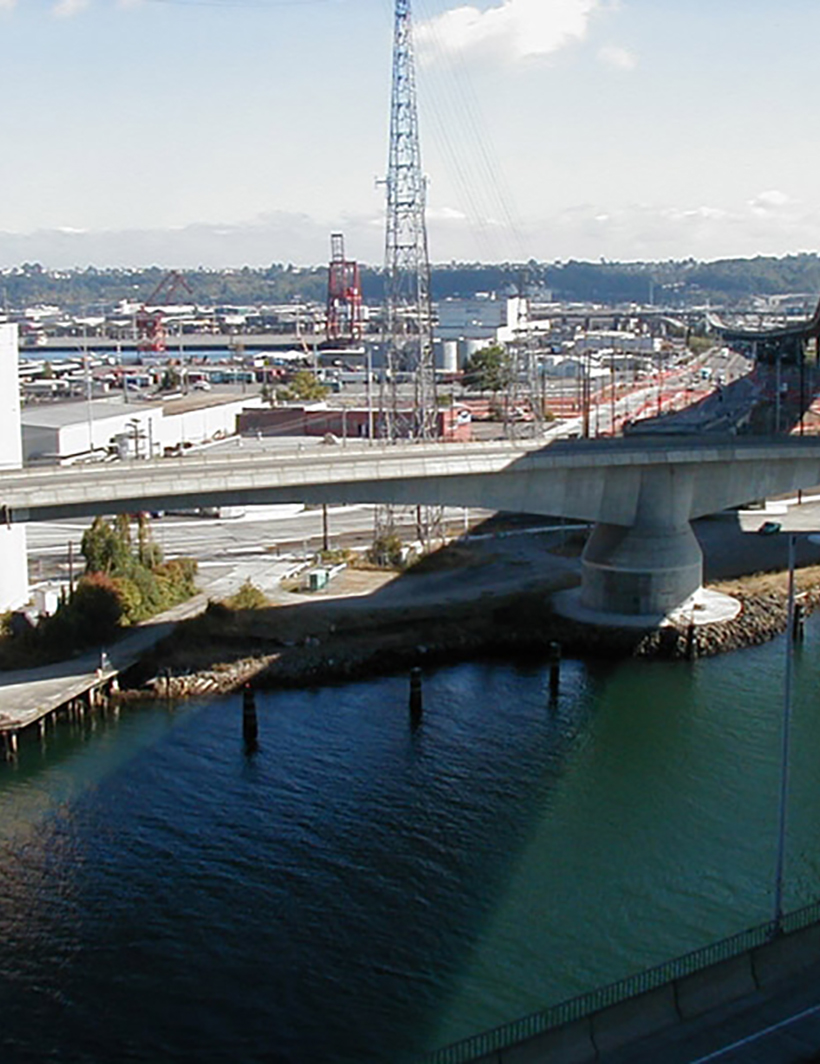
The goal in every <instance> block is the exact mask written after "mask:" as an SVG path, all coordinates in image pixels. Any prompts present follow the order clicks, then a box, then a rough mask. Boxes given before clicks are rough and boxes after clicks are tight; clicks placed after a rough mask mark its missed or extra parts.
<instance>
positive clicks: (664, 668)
mask: <svg viewBox="0 0 820 1064" xmlns="http://www.w3.org/2000/svg"><path fill="white" fill-rule="evenodd" d="M819 642H820V621H818V620H814V619H813V620H810V622H809V623H808V625H807V631H806V641H805V644H804V646H803V647H802V648H800V649H799V650H798V653H797V657H796V678H795V709H794V732H793V740H794V742H793V759H792V765H793V774H792V790H791V796H790V812H789V816H790V820H789V849H788V858H787V867H786V872H787V889H786V902H787V907H795V906H797V905H798V904H801V903H804V902H807V901H809V900H811V899H813V898H814V897H815V896H816V895H818V894H820V800H818V786H817V784H818V775H819V774H820V768H819V767H818V766H819V765H820V675H818V674H820V661H818V656H817V649H818V643H819ZM784 657H785V653H784V641H783V639H778V640H775V641H774V642H772V643H770V644H768V645H766V646H763V647H759V648H754V649H750V650H745V651H741V652H737V653H734V654H732V655H728V656H724V657H721V658H713V659H708V660H701V661H697V662H695V663H693V664H685V663H675V664H662V663H646V662H641V663H638V662H623V663H619V664H612V663H610V664H590V663H583V662H580V661H565V662H564V664H563V669H562V676H561V691H560V696H559V698H558V701H557V703H556V704H553V705H551V704H550V699H549V691H548V674H547V669H546V667H545V666H544V665H543V664H539V663H533V662H528V663H510V662H492V663H484V664H479V663H472V664H463V665H458V666H454V667H448V668H442V669H438V670H435V671H431V672H429V673H428V674H426V675H425V681H424V700H425V714H424V720H423V723H422V725H421V727H420V728H418V729H417V730H415V731H414V730H412V729H411V727H410V725H409V721H408V713H407V679H406V677H388V678H381V679H375V680H372V681H369V682H366V683H357V684H350V685H346V686H340V687H327V688H322V689H317V690H305V691H284V692H267V693H263V694H260V695H259V696H258V703H257V704H258V712H259V728H260V740H261V745H260V749H259V751H258V752H257V753H256V754H255V755H253V756H246V755H245V753H244V751H243V749H242V745H241V734H240V733H241V723H240V717H241V708H240V704H239V699H237V698H235V697H232V698H223V699H218V700H213V701H203V702H198V703H188V704H185V705H177V706H169V705H165V704H151V705H141V706H134V707H131V708H127V709H124V710H123V711H122V713H121V715H120V716H119V719H115V718H113V717H106V718H102V717H97V718H95V720H94V721H93V723H91V722H90V723H88V724H86V725H85V726H80V725H73V726H72V725H69V724H68V723H61V724H60V725H59V726H58V728H57V729H56V730H55V731H54V732H50V733H49V738H48V743H47V746H46V748H45V749H41V747H40V746H39V745H38V744H37V742H36V741H29V742H27V743H25V744H24V745H23V748H22V752H21V757H20V760H19V763H18V764H17V765H16V766H14V767H11V766H3V765H0V942H2V949H1V950H0V1060H2V1061H3V1064H18V1062H23V1061H44V1060H48V1061H58V1062H71V1064H74V1062H77V1064H79V1062H103V1061H104V1062H109V1061H113V1060H116V1061H118V1062H119V1061H123V1062H128V1061H134V1062H146V1064H148V1062H150V1064H160V1062H164V1061H174V1062H175V1064H179V1062H186V1064H187V1062H190V1064H193V1062H197V1064H210V1062H221V1061H225V1062H227V1061H231V1062H233V1064H239V1062H241V1064H256V1062H259V1064H261V1062H266V1064H271V1062H289V1064H326V1062H327V1064H354V1062H355V1064H364V1062H368V1061H372V1062H386V1064H402V1062H406V1061H411V1060H413V1059H414V1057H415V1056H416V1055H418V1054H419V1053H421V1052H423V1051H426V1050H429V1049H431V1048H434V1047H436V1046H438V1045H441V1044H444V1043H447V1042H449V1041H452V1040H455V1039H457V1038H460V1037H462V1036H465V1035H468V1034H471V1033H474V1032H475V1031H478V1030H482V1029H484V1028H486V1027H489V1026H493V1025H495V1024H497V1023H500V1022H503V1021H505V1020H508V1019H512V1018H515V1017H517V1016H519V1015H521V1014H523V1013H526V1012H529V1011H532V1010H534V1009H536V1008H539V1007H541V1006H543V1005H545V1004H549V1003H553V1002H555V1001H558V1000H561V999H563V998H565V997H567V996H570V995H573V994H575V993H578V992H580V991H583V990H586V989H589V988H591V987H593V986H595V985H598V984H599V983H601V982H605V981H609V980H612V979H615V978H619V977H621V976H623V975H627V974H629V973H632V972H634V971H637V970H639V969H641V968H643V967H645V966H647V965H650V964H653V963H656V962H659V961H661V960H665V959H667V958H669V957H672V956H674V955H677V954H679V953H682V952H684V951H687V950H689V949H693V948H696V947H698V946H701V945H704V944H706V943H708V942H709V941H711V940H714V939H716V938H720V937H723V936H725V935H728V934H730V933H732V932H735V931H737V930H740V929H742V928H744V927H746V926H749V925H751V924H755V923H758V922H762V921H764V920H766V919H768V917H769V915H770V911H771V905H772V900H771V899H772V878H773V868H774V857H775V834H776V820H777V791H778V778H779V777H778V760H779V734H780V731H779V729H780V721H781V711H782V688H783V682H782V681H783V667H784Z"/></svg>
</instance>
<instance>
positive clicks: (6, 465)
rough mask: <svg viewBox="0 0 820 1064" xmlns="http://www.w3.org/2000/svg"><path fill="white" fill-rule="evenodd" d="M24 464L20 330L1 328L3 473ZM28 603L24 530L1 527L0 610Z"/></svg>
mask: <svg viewBox="0 0 820 1064" xmlns="http://www.w3.org/2000/svg"><path fill="white" fill-rule="evenodd" d="M22 464H23V455H22V448H21V444H20V387H19V384H18V381H17V326H16V325H0V469H19V468H20V466H21V465H22ZM27 600H28V568H27V559H26V529H25V526H24V525H9V526H6V525H0V610H11V609H17V608H18V607H19V606H22V605H23V604H24V603H25V602H26V601H27Z"/></svg>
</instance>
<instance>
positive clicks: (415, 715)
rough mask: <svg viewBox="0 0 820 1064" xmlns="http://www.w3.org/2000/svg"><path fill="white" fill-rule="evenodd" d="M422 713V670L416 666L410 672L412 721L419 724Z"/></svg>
mask: <svg viewBox="0 0 820 1064" xmlns="http://www.w3.org/2000/svg"><path fill="white" fill-rule="evenodd" d="M422 712H423V696H422V688H421V669H420V668H419V666H418V665H414V666H413V668H412V669H411V670H410V719H411V720H412V721H413V722H414V723H417V722H418V721H420V720H421V716H422Z"/></svg>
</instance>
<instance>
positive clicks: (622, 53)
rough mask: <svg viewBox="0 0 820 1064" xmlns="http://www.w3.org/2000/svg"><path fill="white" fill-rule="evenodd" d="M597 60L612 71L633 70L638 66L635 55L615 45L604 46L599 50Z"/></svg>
mask: <svg viewBox="0 0 820 1064" xmlns="http://www.w3.org/2000/svg"><path fill="white" fill-rule="evenodd" d="M598 58H599V59H600V60H601V62H602V63H604V64H605V65H606V66H608V67H612V69H613V70H634V69H635V67H636V66H637V65H638V60H637V59H636V57H635V55H634V54H633V53H632V52H630V51H628V50H627V49H626V48H621V47H620V45H617V44H606V45H604V47H603V48H599V49H598Z"/></svg>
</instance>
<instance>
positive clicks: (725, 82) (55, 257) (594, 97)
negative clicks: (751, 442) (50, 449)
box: [0, 0, 820, 267]
mask: <svg viewBox="0 0 820 1064" xmlns="http://www.w3.org/2000/svg"><path fill="white" fill-rule="evenodd" d="M414 18H415V25H416V43H417V51H418V82H419V96H420V112H421V129H422V153H423V158H424V166H425V170H426V172H427V174H428V175H429V179H430V186H429V223H428V224H429V230H430V248H431V257H432V258H433V259H434V261H449V260H451V259H459V260H479V259H480V260H484V261H487V260H491V259H496V260H497V259H515V260H518V259H525V258H530V257H533V258H537V259H544V260H554V259H567V258H589V259H598V258H601V257H603V258H609V259H622V260H634V259H665V258H687V257H689V256H693V257H695V258H707V259H709V258H718V257H724V256H730V255H755V254H784V253H788V252H796V251H803V250H814V249H815V248H816V247H817V246H818V243H820V205H819V204H818V202H817V193H816V188H817V185H818V181H817V177H816V176H815V171H816V170H817V168H818V167H817V164H818V162H820V158H819V157H820V148H818V147H817V146H816V145H815V139H816V138H815V137H814V136H813V131H814V125H815V112H816V110H817V107H816V103H817V100H818V97H820V76H818V74H817V73H816V71H815V59H814V54H813V53H814V51H815V49H814V41H815V40H816V39H818V38H820V4H817V3H816V0H813V2H810V0H777V2H775V0H765V2H764V0H743V2H741V0H713V2H711V3H707V2H705V0H472V2H468V3H459V2H450V0H415V2H414ZM0 36H1V37H2V41H3V45H4V47H3V55H4V62H3V64H2V66H1V67H0V93H2V96H1V97H0V98H2V100H3V101H4V103H5V106H4V108H3V123H2V128H3V130H4V133H5V138H4V140H5V144H4V150H3V152H2V155H0V266H8V265H12V264H14V263H17V262H21V261H23V260H24V259H27V260H34V259H37V260H39V261H41V262H43V263H44V264H46V265H49V266H55V267H64V266H71V265H79V266H84V265H87V264H89V263H94V264H97V265H139V264H147V263H152V262H158V263H161V264H168V265H177V264H178V265H182V266H185V265H189V266H194V265H199V264H203V265H207V266H215V267H216V266H230V265H234V266H236V265H243V264H245V263H248V264H251V265H263V264H267V263H270V262H289V261H291V262H295V263H304V264H306V263H318V262H322V261H324V260H325V258H326V257H327V254H328V245H329V234H330V232H331V231H333V230H343V231H344V232H345V235H346V240H347V249H348V253H349V254H350V255H351V256H354V257H357V258H359V259H360V260H362V261H365V262H373V263H378V262H380V261H381V258H382V243H383V236H382V233H383V207H384V194H383V190H382V189H380V188H378V187H377V186H376V184H375V179H376V178H377V177H380V176H383V173H384V169H385V165H386V157H387V121H388V105H389V91H390V50H391V44H392V40H391V38H392V2H391V0H290V2H279V3H277V2H276V0H244V2H240V0H0Z"/></svg>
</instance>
